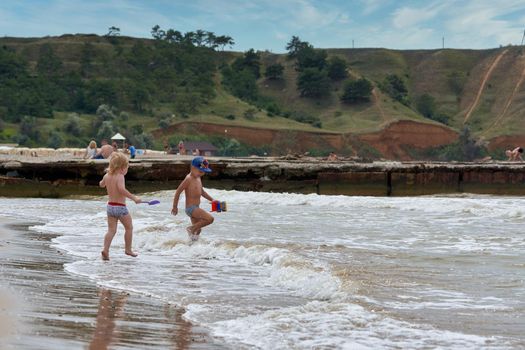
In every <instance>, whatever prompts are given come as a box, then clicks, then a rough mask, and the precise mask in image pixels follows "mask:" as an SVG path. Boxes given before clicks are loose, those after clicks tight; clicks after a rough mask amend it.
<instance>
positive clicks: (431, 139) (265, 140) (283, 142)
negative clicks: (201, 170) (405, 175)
mask: <svg viewBox="0 0 525 350" xmlns="http://www.w3.org/2000/svg"><path fill="white" fill-rule="evenodd" d="M175 132H196V133H200V134H206V135H216V136H225V135H227V136H228V137H232V138H235V139H237V140H238V141H240V142H243V143H246V144H249V145H252V146H258V147H261V146H266V145H271V146H272V151H273V152H274V153H275V154H286V153H289V152H298V153H304V152H307V151H308V150H310V149H332V150H334V151H336V152H341V151H343V150H344V151H346V152H348V151H349V150H350V151H352V152H353V154H354V155H355V154H357V153H358V152H359V148H360V147H363V145H365V146H366V147H372V148H374V149H375V150H377V151H378V152H379V154H380V155H381V157H383V158H385V159H392V160H411V157H410V154H409V153H408V152H407V151H406V149H409V148H414V149H419V150H422V149H425V148H435V147H439V146H443V145H447V144H450V143H452V142H454V141H456V140H457V138H458V134H457V133H456V132H455V131H453V130H452V129H450V128H447V127H444V126H441V125H437V124H427V123H418V122H414V121H407V120H404V121H397V122H394V123H391V124H389V125H387V126H386V127H385V128H384V129H382V130H381V131H378V132H373V133H367V134H343V133H327V132H318V133H316V132H308V131H296V130H294V131H291V130H272V129H260V128H248V127H241V126H225V125H219V124H209V123H194V122H188V123H180V124H177V125H174V126H172V127H170V128H169V129H168V130H166V131H165V132H164V133H162V132H158V133H157V134H156V136H160V135H162V134H164V135H166V136H168V135H170V134H172V133H175Z"/></svg>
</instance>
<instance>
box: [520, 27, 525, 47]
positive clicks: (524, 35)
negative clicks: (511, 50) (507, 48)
mask: <svg viewBox="0 0 525 350" xmlns="http://www.w3.org/2000/svg"><path fill="white" fill-rule="evenodd" d="M523 39H525V30H524V31H523V37H522V38H521V46H523Z"/></svg>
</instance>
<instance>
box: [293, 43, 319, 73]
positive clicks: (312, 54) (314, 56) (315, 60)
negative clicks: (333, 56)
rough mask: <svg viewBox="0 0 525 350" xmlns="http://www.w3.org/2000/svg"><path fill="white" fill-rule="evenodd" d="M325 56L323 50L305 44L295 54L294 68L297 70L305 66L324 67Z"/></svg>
mask: <svg viewBox="0 0 525 350" xmlns="http://www.w3.org/2000/svg"><path fill="white" fill-rule="evenodd" d="M326 57H327V54H326V51H325V50H316V49H314V48H313V46H311V45H308V46H305V47H303V48H302V49H301V50H299V51H298V52H297V54H296V59H297V61H296V63H295V69H296V70H297V71H299V72H301V71H303V70H304V69H307V68H317V69H319V70H321V69H324V68H325V67H326Z"/></svg>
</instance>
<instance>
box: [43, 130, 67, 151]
mask: <svg viewBox="0 0 525 350" xmlns="http://www.w3.org/2000/svg"><path fill="white" fill-rule="evenodd" d="M63 142H64V141H63V140H62V137H61V136H60V134H59V133H57V132H56V131H52V132H51V133H50V134H49V138H48V139H47V147H50V148H55V149H57V148H59V147H61V146H62V144H63Z"/></svg>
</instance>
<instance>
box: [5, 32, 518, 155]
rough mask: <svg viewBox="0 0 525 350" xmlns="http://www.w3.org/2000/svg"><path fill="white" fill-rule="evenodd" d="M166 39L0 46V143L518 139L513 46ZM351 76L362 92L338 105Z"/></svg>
mask: <svg viewBox="0 0 525 350" xmlns="http://www.w3.org/2000/svg"><path fill="white" fill-rule="evenodd" d="M158 33H161V34H158ZM166 33H167V34H166ZM177 33H178V32H171V34H170V31H168V32H163V31H162V32H160V31H159V32H156V33H154V35H153V36H154V37H155V35H157V36H156V37H155V39H151V40H150V39H138V38H130V37H121V36H105V37H101V36H96V35H63V36H60V37H45V38H1V39H0V47H1V49H0V83H1V85H0V86H1V87H0V96H1V97H0V118H1V119H0V142H19V143H21V144H26V145H30V146H83V145H85V143H86V142H87V141H88V140H89V139H91V138H100V137H107V135H109V134H110V133H111V132H114V131H117V130H118V131H120V132H124V133H127V134H128V137H130V139H131V140H132V141H135V142H136V143H144V145H143V146H149V147H155V148H159V149H160V148H162V147H163V145H164V144H165V143H166V142H169V143H172V142H174V140H175V139H177V138H180V137H185V135H168V134H166V135H165V137H164V138H163V139H162V140H161V139H159V138H154V137H152V136H151V135H152V133H154V134H158V131H159V130H167V129H168V128H169V126H170V125H175V124H179V123H184V122H200V123H213V124H221V125H225V126H228V125H236V126H243V127H249V128H264V129H275V130H296V131H304V132H315V133H325V132H326V133H334V132H336V133H348V134H355V135H360V134H367V133H374V132H378V131H380V130H383V129H384V128H385V127H387V126H389V125H391V123H393V122H395V121H401V120H411V121H415V122H418V123H422V124H428V125H443V126H445V127H447V128H450V129H452V130H455V131H456V132H458V133H459V132H460V131H461V130H462V129H464V128H465V126H468V127H469V128H470V131H471V132H472V133H473V135H474V136H475V137H482V138H484V139H485V140H490V139H491V138H494V137H497V136H502V135H521V134H523V131H522V130H521V128H519V127H516V126H522V125H523V120H524V118H525V115H524V114H525V108H523V107H524V104H525V89H524V88H523V86H522V85H523V80H524V75H525V57H524V56H523V53H522V50H521V48H520V47H505V48H500V49H493V50H451V49H444V50H411V51H395V50H386V49H329V50H315V49H314V48H313V47H311V45H309V44H308V43H306V42H301V41H297V43H299V45H297V48H298V54H297V55H296V56H294V55H293V54H292V50H290V53H289V54H281V55H276V54H272V53H269V52H253V51H250V52H246V53H241V52H228V51H223V50H222V49H223V48H224V47H225V43H221V42H220V41H219V40H216V38H222V37H219V36H216V35H215V34H213V33H209V32H204V34H203V33H200V34H199V33H198V32H197V33H193V32H190V33H185V34H181V33H178V34H177ZM206 33H207V34H206ZM210 34H211V35H210ZM199 35H200V36H199ZM206 35H208V36H206ZM297 39H298V38H297ZM301 45H302V46H301ZM301 50H302V51H301ZM301 55H302V56H301ZM290 56H293V57H290ZM341 62H342V63H341ZM338 63H339V64H343V67H344V70H343V71H341V69H339V73H337V71H336V73H337V74H339V76H335V75H334V74H335V73H331V72H332V71H331V70H333V71H335V70H336V69H337V68H338V67H337V64H338ZM275 67H277V73H275V74H273V75H272V73H269V70H270V69H271V68H275ZM339 68H340V67H339ZM308 74H310V76H308ZM326 74H328V76H327V75H326ZM330 74H332V75H330ZM307 79H310V80H307ZM315 79H317V80H315ZM358 80H361V81H368V82H369V83H370V84H371V85H370V86H371V89H370V90H369V91H365V92H364V95H362V96H361V95H359V94H358V96H357V97H355V98H354V97H351V98H350V99H345V100H344V101H343V100H342V96H343V95H345V93H347V92H348V91H351V92H355V89H356V88H355V87H349V86H350V85H352V84H353V83H355V82H356V81H358ZM301 81H303V82H305V84H306V85H300V84H301V83H300V82H301ZM312 84H318V86H315V85H312ZM303 86H306V88H304V89H303V88H302V87H303ZM352 86H353V85H352ZM350 89H353V90H350ZM345 96H346V95H345ZM350 96H353V95H350ZM100 105H105V106H106V107H104V108H105V109H104V108H102V109H100V108H99V106H100ZM104 132H105V133H106V134H104ZM186 137H188V136H187V135H186ZM200 137H201V138H203V137H204V135H201V136H200ZM172 139H173V140H172ZM216 141H217V142H219V143H221V142H226V140H216ZM246 146H247V147H249V145H246ZM250 151H252V152H253V151H254V150H253V149H251V150H250Z"/></svg>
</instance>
